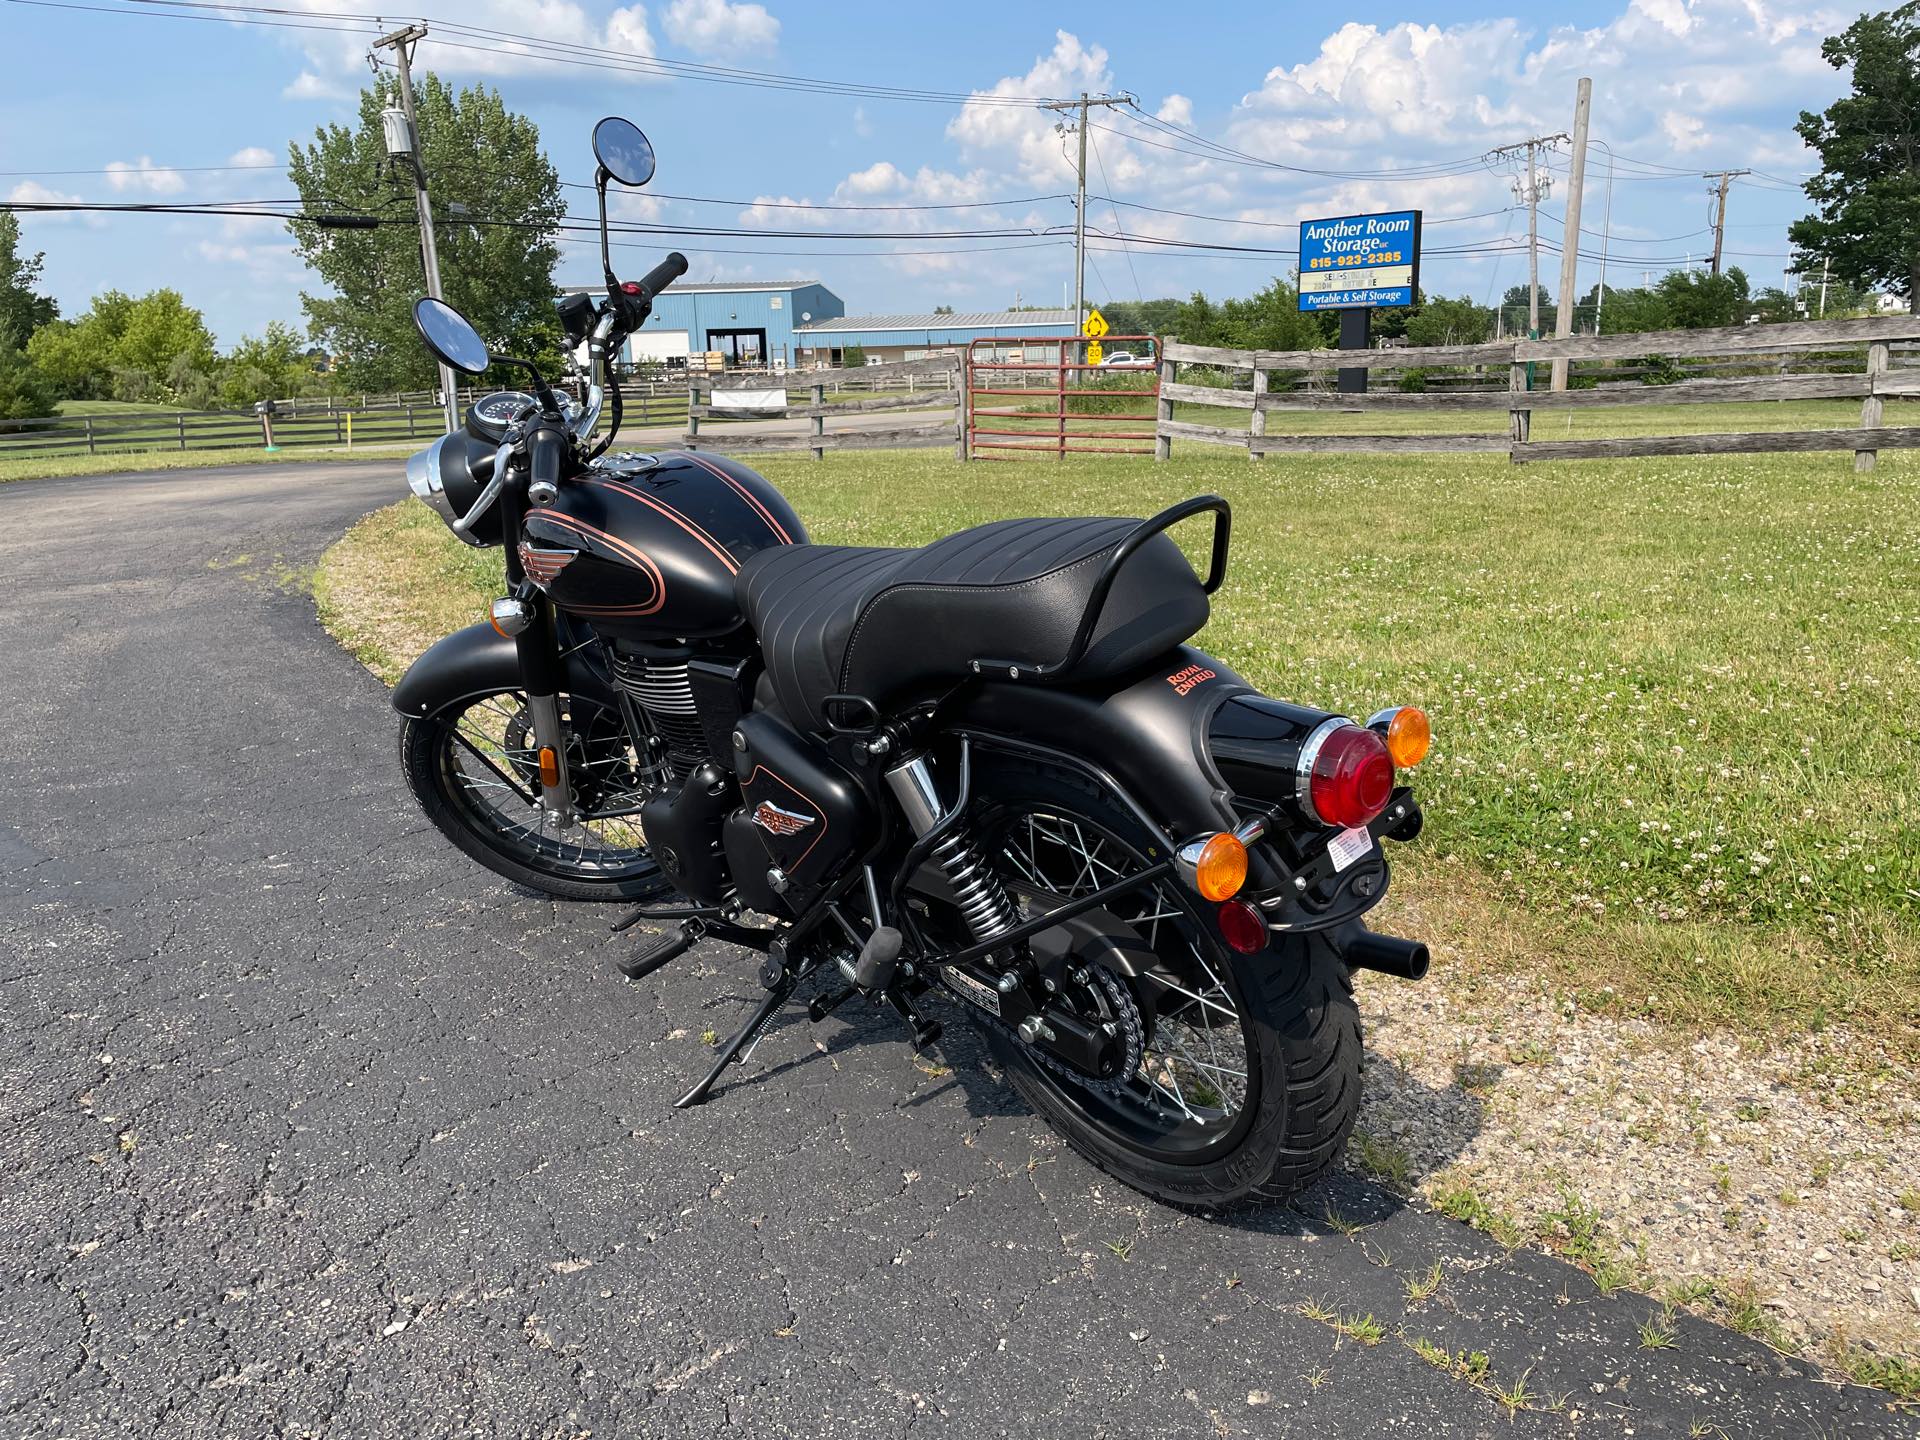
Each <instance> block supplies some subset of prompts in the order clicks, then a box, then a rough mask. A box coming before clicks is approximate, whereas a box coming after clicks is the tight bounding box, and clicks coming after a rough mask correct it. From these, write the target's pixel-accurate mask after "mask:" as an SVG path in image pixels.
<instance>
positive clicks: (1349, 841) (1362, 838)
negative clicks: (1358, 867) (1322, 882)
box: [1327, 825, 1373, 874]
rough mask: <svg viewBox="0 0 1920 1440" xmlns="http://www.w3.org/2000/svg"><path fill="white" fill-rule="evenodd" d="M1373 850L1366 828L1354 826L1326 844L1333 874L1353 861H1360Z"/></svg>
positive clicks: (1371, 839) (1371, 840)
mask: <svg viewBox="0 0 1920 1440" xmlns="http://www.w3.org/2000/svg"><path fill="white" fill-rule="evenodd" d="M1372 849H1373V836H1371V835H1369V834H1368V833H1367V827H1366V826H1364V825H1356V826H1354V827H1353V828H1352V829H1350V830H1342V831H1341V832H1340V833H1339V834H1338V835H1336V836H1334V837H1333V839H1331V840H1329V841H1328V842H1327V854H1329V855H1331V856H1332V857H1333V868H1334V873H1336V874H1338V873H1339V872H1340V871H1342V870H1345V869H1346V868H1347V867H1348V866H1349V865H1351V864H1353V862H1354V861H1356V860H1359V859H1362V858H1364V857H1365V856H1366V854H1367V852H1368V851H1370V850H1372Z"/></svg>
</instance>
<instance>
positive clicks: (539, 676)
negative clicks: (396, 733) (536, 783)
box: [503, 506, 575, 830]
mask: <svg viewBox="0 0 1920 1440" xmlns="http://www.w3.org/2000/svg"><path fill="white" fill-rule="evenodd" d="M517 509H518V507H517V506H514V507H510V509H509V513H508V514H507V515H506V516H504V517H503V518H504V520H505V521H506V524H507V527H508V528H507V534H508V535H509V536H512V535H515V534H518V533H519V529H520V524H519V520H520V517H519V515H518V514H517V513H513V512H514V511H517ZM525 579H526V575H525V572H524V571H523V570H522V569H521V566H520V556H519V553H518V551H517V550H516V549H515V547H514V546H513V545H512V544H511V543H509V544H508V546H507V582H508V585H509V587H510V588H511V589H512V591H513V592H514V594H515V595H524V596H525V601H524V603H525V604H526V606H527V608H528V609H529V610H530V611H531V612H532V613H531V618H530V619H529V620H528V622H527V625H526V628H525V629H523V630H521V631H520V633H519V634H517V635H515V636H514V637H513V645H514V650H515V652H516V653H517V654H518V656H519V658H520V683H521V685H522V687H523V688H524V689H525V690H526V692H527V713H528V714H529V715H530V716H531V717H532V718H533V744H534V754H535V756H536V757H537V759H538V761H539V763H538V765H537V766H536V767H535V768H536V769H537V770H538V772H539V776H540V809H541V811H542V812H543V813H544V814H545V815H546V817H547V819H548V820H550V821H552V822H553V825H554V827H555V828H556V829H559V830H570V829H572V828H573V824H574V819H575V816H574V807H573V787H572V786H571V785H570V784H569V783H568V780H567V731H566V726H565V725H564V724H563V723H562V721H561V719H560V688H561V686H562V685H563V684H564V683H565V679H566V664H565V662H564V661H563V660H562V659H561V658H560V639H559V635H558V633H557V631H556V629H555V627H554V619H553V602H552V601H551V600H549V599H548V598H547V597H546V596H545V595H544V594H543V593H541V592H540V591H538V590H535V589H533V587H532V586H530V585H527V584H525V583H524V581H525Z"/></svg>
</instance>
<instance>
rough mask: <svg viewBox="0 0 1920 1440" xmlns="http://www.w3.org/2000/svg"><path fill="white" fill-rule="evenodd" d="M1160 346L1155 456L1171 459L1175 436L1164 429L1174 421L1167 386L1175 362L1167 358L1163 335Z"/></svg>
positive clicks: (1171, 379) (1154, 443)
mask: <svg viewBox="0 0 1920 1440" xmlns="http://www.w3.org/2000/svg"><path fill="white" fill-rule="evenodd" d="M1156 343H1157V344H1158V345H1159V347H1160V395H1159V402H1158V403H1157V404H1156V405H1155V406H1154V410H1155V411H1156V418H1155V419H1154V423H1153V430H1154V435H1153V458H1154V459H1156V460H1169V459H1171V458H1173V437H1172V436H1171V435H1169V434H1167V432H1166V431H1165V430H1164V429H1162V428H1161V427H1162V426H1164V425H1169V424H1171V423H1172V422H1173V401H1172V400H1171V399H1170V398H1168V395H1167V387H1168V386H1169V385H1171V384H1173V383H1174V382H1173V365H1174V362H1173V361H1171V360H1169V359H1168V358H1167V340H1166V337H1165V336H1164V335H1163V336H1161V337H1160V339H1159V340H1158V341H1157V342H1156Z"/></svg>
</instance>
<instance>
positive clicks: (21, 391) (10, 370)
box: [0, 334, 60, 429]
mask: <svg viewBox="0 0 1920 1440" xmlns="http://www.w3.org/2000/svg"><path fill="white" fill-rule="evenodd" d="M59 401H60V394H59V391H58V390H57V389H56V388H55V387H54V384H53V382H52V381H51V380H49V379H48V378H47V377H46V376H45V375H44V374H42V373H41V371H40V369H39V367H38V366H36V365H35V364H34V363H33V362H32V361H31V360H29V359H28V358H27V352H26V351H24V350H22V349H21V348H20V347H19V346H17V345H15V344H13V343H12V342H11V341H10V340H9V339H8V337H7V336H6V335H4V334H0V420H38V419H40V418H42V417H43V416H47V415H51V414H53V413H54V412H55V410H57V409H58V408H59ZM4 428H5V426H0V429H4Z"/></svg>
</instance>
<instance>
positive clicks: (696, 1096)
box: [673, 975, 799, 1110]
mask: <svg viewBox="0 0 1920 1440" xmlns="http://www.w3.org/2000/svg"><path fill="white" fill-rule="evenodd" d="M798 984H799V981H798V979H796V978H795V977H794V976H792V975H784V976H782V977H781V980H780V983H779V984H778V985H776V986H774V988H773V989H772V990H771V991H769V992H768V994H767V998H766V999H765V1000H763V1001H761V1002H760V1008H759V1009H758V1010H756V1011H754V1012H753V1018H752V1019H751V1020H749V1021H747V1023H746V1024H745V1025H743V1026H741V1027H740V1033H739V1034H738V1035H735V1036H734V1037H733V1039H731V1040H729V1041H728V1042H727V1044H726V1047H725V1048H724V1049H723V1050H721V1052H720V1058H719V1059H718V1060H716V1061H714V1063H713V1068H712V1069H711V1070H709V1071H708V1072H707V1074H706V1078H705V1079H704V1080H702V1081H701V1082H700V1083H699V1084H698V1085H696V1086H694V1087H693V1088H692V1089H691V1090H689V1091H687V1093H686V1094H684V1095H682V1096H681V1097H680V1098H679V1099H678V1100H676V1101H674V1102H673V1108H674V1109H676V1110H685V1109H687V1108H689V1107H690V1106H694V1105H698V1104H699V1103H700V1102H701V1101H702V1100H705V1099H706V1098H707V1095H708V1093H709V1092H710V1091H712V1089H713V1087H714V1085H715V1084H716V1083H717V1082H718V1081H719V1079H720V1072H721V1071H723V1070H725V1069H726V1068H727V1066H729V1065H731V1064H733V1062H734V1061H735V1060H739V1059H743V1058H744V1055H743V1052H745V1051H747V1050H750V1049H751V1048H752V1047H753V1044H754V1042H755V1041H756V1040H758V1039H759V1038H760V1032H761V1031H762V1030H764V1029H766V1028H767V1023H768V1022H769V1021H770V1020H772V1019H773V1017H774V1014H775V1012H776V1011H778V1010H779V1008H780V1007H781V1006H782V1005H784V1004H786V1003H787V1001H788V999H789V998H790V997H791V996H792V995H793V991H794V987H795V986H796V985H798Z"/></svg>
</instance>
